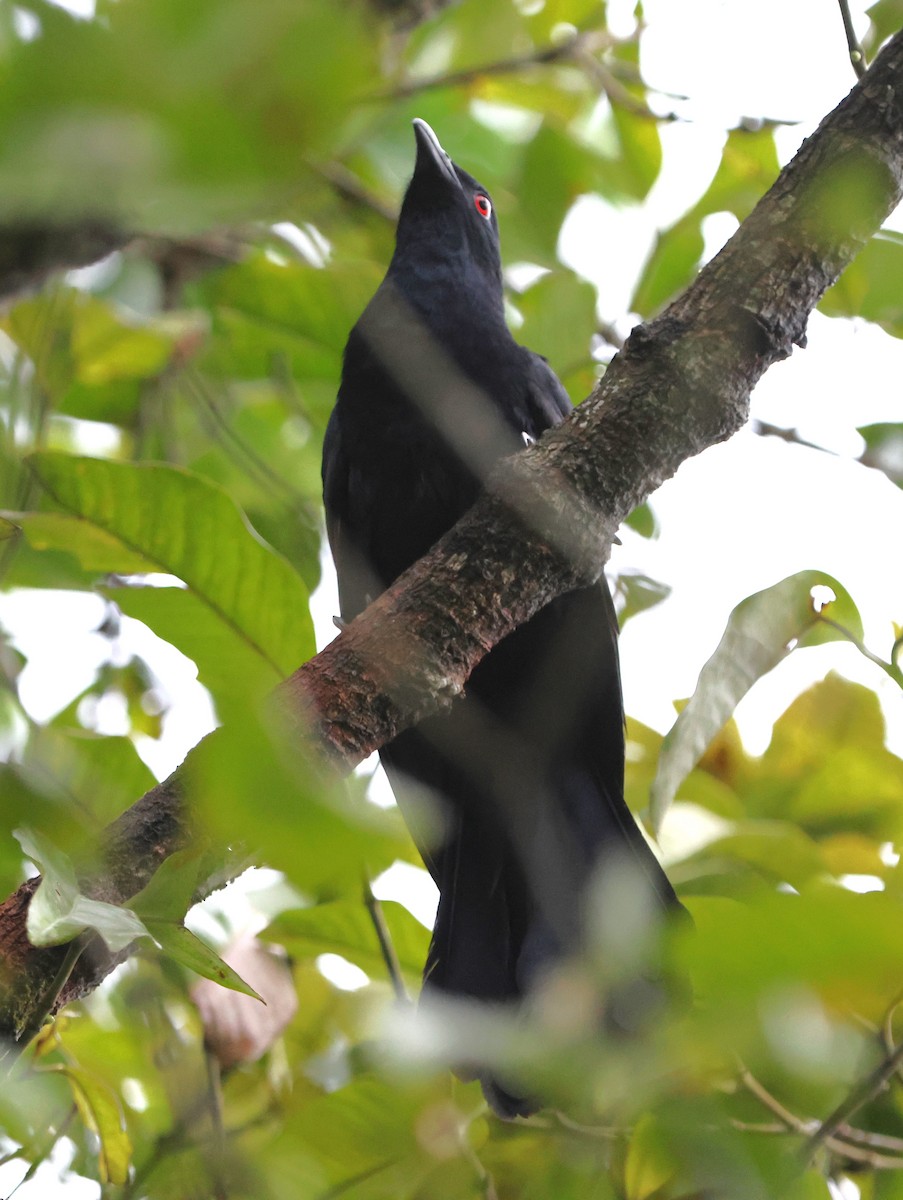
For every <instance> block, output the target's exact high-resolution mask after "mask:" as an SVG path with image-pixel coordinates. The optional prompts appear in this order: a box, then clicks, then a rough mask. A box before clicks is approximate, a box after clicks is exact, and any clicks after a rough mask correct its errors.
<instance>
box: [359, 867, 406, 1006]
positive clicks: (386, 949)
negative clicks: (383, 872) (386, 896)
mask: <svg viewBox="0 0 903 1200" xmlns="http://www.w3.org/2000/svg"><path fill="white" fill-rule="evenodd" d="M364 904H365V905H366V906H367V912H368V913H369V914H370V920H371V921H372V922H373V928H374V929H375V930H376V937H377V939H378V941H379V948H380V951H381V952H382V956H383V961H384V962H385V964H386V970H387V971H388V972H389V978H390V979H391V980H392V987H393V988H394V990H395V995H396V997H397V999H399V1000H404V1001H405V1002H407V1003H408V1004H410V1002H411V997H410V996H409V995H408V989H407V988H406V987H405V985H404V979H403V978H402V974H401V964H400V963H399V961H398V955H397V954H396V953H395V947H394V946H393V945H392V936H391V934H390V933H389V928H388V926H387V925H386V919H385V917H384V915H383V910H382V905H381V904H380V902H379V901H378V900H377V898H376V897H375V896H374V895H373V890H372V888H371V887H370V881H369V879H367V878H366V877H365V878H364Z"/></svg>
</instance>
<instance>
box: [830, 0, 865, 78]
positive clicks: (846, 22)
mask: <svg viewBox="0 0 903 1200" xmlns="http://www.w3.org/2000/svg"><path fill="white" fill-rule="evenodd" d="M837 3H838V4H839V5H840V15H841V17H842V18H843V31H844V33H845V34H846V37H847V46H848V48H849V51H850V62H851V63H852V64H853V70H854V71H855V72H856V75H857V77H858V78H859V79H861V78H862V76H863V75H864V74H865V73H866V71H867V70H868V63H867V62H866V61H865V53H864V51H863V49H862V46H861V45H860V44H859V39H858V38H857V37H856V31H855V30H854V29H853V18H852V17H851V16H850V3H849V0H837Z"/></svg>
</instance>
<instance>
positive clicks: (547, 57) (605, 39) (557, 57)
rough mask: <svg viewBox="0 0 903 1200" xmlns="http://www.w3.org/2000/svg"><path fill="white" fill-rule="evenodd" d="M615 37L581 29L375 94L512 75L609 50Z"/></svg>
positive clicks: (399, 95) (394, 96)
mask: <svg viewBox="0 0 903 1200" xmlns="http://www.w3.org/2000/svg"><path fill="white" fill-rule="evenodd" d="M613 41H614V39H613V38H612V37H611V35H610V34H608V33H604V32H602V31H600V30H592V31H588V32H580V31H578V32H577V33H575V34H572V36H571V37H569V38H564V39H563V40H562V41H561V42H559V43H558V44H557V45H554V46H540V47H538V48H537V49H535V50H530V51H529V52H528V53H526V54H515V55H512V56H511V57H510V58H499V59H496V60H495V62H488V63H482V64H481V65H479V66H476V67H465V68H463V69H462V70H460V71H449V72H448V73H446V74H444V75H430V76H428V77H427V78H425V79H411V80H409V81H408V82H407V83H401V84H398V85H397V86H396V87H394V88H392V89H391V90H390V91H387V92H378V93H376V95H375V96H374V97H373V98H374V99H376V100H398V99H404V98H405V97H407V96H414V95H417V94H418V93H420V92H428V91H434V90H435V89H437V88H447V87H461V86H463V85H466V84H469V83H473V82H474V81H475V80H477V79H482V78H483V77H484V76H486V75H511V74H513V73H515V72H516V71H522V70H524V69H525V68H527V67H535V66H542V65H544V64H547V63H553V62H561V61H562V60H570V59H573V58H574V57H575V56H576V54H577V52H578V50H586V51H588V52H590V53H595V54H598V53H599V52H600V51H601V50H605V49H608V47H609V46H611V45H612V44H613Z"/></svg>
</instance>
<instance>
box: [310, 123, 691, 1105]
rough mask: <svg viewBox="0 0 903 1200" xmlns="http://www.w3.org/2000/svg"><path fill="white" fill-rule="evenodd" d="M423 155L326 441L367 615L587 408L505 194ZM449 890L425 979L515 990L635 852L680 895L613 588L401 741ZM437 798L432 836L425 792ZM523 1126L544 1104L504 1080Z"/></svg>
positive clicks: (395, 778)
mask: <svg viewBox="0 0 903 1200" xmlns="http://www.w3.org/2000/svg"><path fill="white" fill-rule="evenodd" d="M414 124H415V134H416V140H417V160H416V166H415V169H414V175H413V178H412V180H411V183H410V185H409V187H408V190H407V193H406V195H405V198H404V203H403V205H402V210H401V215H400V217H399V222H398V232H397V240H396V248H395V253H394V255H393V258H392V261H391V263H390V265H389V269H388V272H387V274H386V277H385V279H384V280H383V282H382V284H381V285H380V287H379V289H378V290H377V292H376V294H375V295H374V297H373V299H372V300H371V301H370V303H369V305H368V306H367V308H366V310H365V312H364V313H363V315H362V316H361V318H360V320H359V321H358V323H357V324H356V325H355V327H354V329H352V331H351V334H350V336H349V339H348V344H347V346H346V349H345V356H344V364H343V371H342V382H341V386H340V389H339V394H338V401H337V403H336V407H335V410H334V412H333V414H332V418H331V420H330V423H329V428H328V431H327V435H326V441H325V445H324V457H323V483H324V499H325V505H326V516H327V528H328V533H329V540H330V545H331V547H332V552H333V556H334V559H335V563H336V568H337V571H338V579H339V595H340V603H341V613H342V618H343V620H344V621H346V622H347V621H350V620H352V619H353V618H354V617H355V616H356V615H357V614H358V613H359V612H360V611H361V610H362V609H363V608H365V607H366V605H367V604H368V602H369V601H370V600H371V599H372V598H373V597H374V596H376V595H377V594H378V593H379V592H380V591H382V590H383V589H384V588H385V587H387V586H388V585H389V584H390V583H391V582H392V581H393V580H394V579H395V578H396V577H397V576H398V575H399V574H400V573H401V572H402V571H403V570H405V569H406V568H407V567H409V566H410V565H411V564H412V563H414V562H415V561H416V560H417V559H418V558H420V557H422V555H423V554H425V553H426V551H427V550H429V549H430V547H431V546H432V545H433V543H434V542H435V541H436V540H437V539H438V538H439V537H440V536H441V535H442V534H443V533H445V532H446V531H447V530H448V529H449V528H450V527H451V526H452V525H453V524H454V523H455V522H456V521H457V520H458V519H459V518H460V517H461V516H462V515H463V513H464V512H465V511H466V510H467V509H468V508H469V507H470V505H471V504H472V503H473V502H474V500H475V499H476V497H477V496H478V494H479V492H480V489H481V486H482V481H483V480H484V479H485V477H486V473H487V471H488V470H489V469H490V468H491V466H492V464H493V463H494V462H496V461H497V460H498V458H500V457H501V456H502V455H504V454H508V453H513V452H515V451H517V450H519V449H522V448H523V446H524V444H525V443H529V442H531V441H534V440H537V439H538V438H540V437H541V436H542V433H543V431H544V430H546V429H548V428H550V427H551V426H553V425H557V424H559V423H560V422H561V421H562V420H564V418H565V417H566V416H567V415H568V413H569V412H570V411H571V404H570V401H569V399H568V397H567V394H566V392H565V390H564V388H563V387H562V385H561V383H560V381H559V380H558V378H557V377H556V376H555V374H554V372H553V371H552V370H551V368H550V367H549V365H548V363H547V362H546V360H545V359H543V358H542V357H540V356H539V355H537V354H534V353H532V352H531V351H529V350H527V349H525V348H524V347H522V346H520V345H518V343H517V342H515V340H514V339H513V337H512V336H511V334H510V332H509V330H508V326H507V323H506V321H505V313H504V299H503V290H502V273H501V262H500V257H499V235H498V225H497V222H496V217H495V213H494V211H493V208H492V202H491V199H490V198H489V196H488V193H487V192H486V191H485V189H484V188H483V187H481V185H480V184H479V183H477V181H476V180H475V179H474V178H473V177H472V176H470V175H469V174H467V172H466V171H463V170H462V169H461V168H460V167H458V166H456V165H455V164H454V163H453V162H452V161H451V160H450V159H449V157H448V155H447V154H445V152H444V150H443V149H442V147H441V146H440V144H439V142H438V140H437V138H436V136H435V134H434V133H433V131H432V130H431V129H430V128H429V126H428V125H426V123H425V122H422V121H415V123H414ZM381 759H382V762H383V764H384V766H385V768H386V770H387V772H388V774H389V778H390V780H391V782H392V786H393V789H394V790H395V793H396V796H397V798H398V801H399V804H400V805H401V808H402V811H403V812H404V813H405V815H406V817H408V818H409V820H410V823H411V824H412V827H413V828H414V831H415V837H417V838H418V841H419V842H420V843H421V850H422V852H423V855H424V859H425V862H426V864H427V866H428V868H429V870H430V872H431V874H432V876H433V878H434V879H435V881H436V883H437V885H438V887H439V891H440V901H439V910H438V914H437V918H436V925H435V929H434V932H433V939H432V944H431V947H430V952H429V958H428V961H427V965H426V970H425V986H426V987H427V988H435V989H438V990H439V991H441V992H444V993H447V994H451V995H456V996H468V997H474V998H478V999H480V1000H484V1001H493V1002H503V1001H512V1000H516V999H518V998H520V997H522V996H523V995H524V994H525V993H526V992H527V991H528V989H529V988H530V987H531V985H532V984H533V983H534V982H535V981H536V980H537V979H538V978H539V977H540V976H541V975H542V973H543V971H544V969H545V968H547V967H548V966H549V965H552V964H554V963H555V961H556V960H559V959H560V958H561V957H562V956H563V955H564V954H566V953H568V952H569V951H572V950H574V949H575V948H577V947H579V945H580V941H581V936H582V931H583V918H584V901H585V894H586V886H587V883H588V881H589V880H590V877H591V875H592V873H593V872H595V871H597V870H604V869H605V867H606V864H612V863H613V862H614V860H618V863H619V866H624V865H625V864H626V866H627V867H628V868H633V874H634V876H636V877H637V878H639V879H641V880H642V881H644V882H643V883H642V885H641V886H642V887H645V888H646V889H647V892H648V894H649V895H651V896H652V897H653V898H654V900H655V902H656V904H657V906H658V907H659V908H660V909H661V910H666V909H668V908H669V907H671V906H673V905H675V904H676V900H675V897H674V893H673V891H672V889H671V886H670V884H669V883H668V880H667V878H666V877H665V875H664V873H663V872H662V870H661V868H660V866H659V864H658V862H657V860H656V859H655V856H654V855H653V854H652V852H651V851H650V849H649V847H648V846H647V844H646V842H645V839H644V838H643V836H642V834H641V833H640V831H639V829H638V827H637V825H636V823H635V821H634V819H633V817H632V816H631V814H630V812H629V810H628V808H627V806H626V804H625V801H624V795H623V772H624V717H623V707H622V700H621V685H620V677H619V667H618V648H617V622H616V618H615V614H614V610H613V606H612V602H611V596H610V594H609V592H608V588H607V586H606V585H605V583H604V582H602V583H601V584H599V585H598V586H594V587H590V588H584V589H581V590H579V591H575V592H571V593H570V594H568V595H566V596H562V597H560V598H559V599H558V600H556V601H554V602H553V603H552V604H550V605H548V606H547V607H546V608H545V609H543V610H542V611H541V612H540V613H538V614H537V615H536V616H535V617H534V618H533V619H532V620H531V621H529V622H528V623H527V624H526V625H524V626H522V627H521V628H520V629H518V630H516V631H515V632H514V633H513V634H511V635H510V636H509V637H508V638H506V639H505V640H504V641H503V642H502V643H500V644H499V645H498V646H497V647H496V648H495V649H494V650H492V651H491V652H490V654H489V655H488V656H487V657H486V658H485V659H484V661H483V662H482V663H481V664H480V665H479V666H478V667H477V669H476V670H475V671H474V673H473V675H472V677H471V679H470V681H469V683H468V686H467V695H466V698H464V699H462V700H460V701H458V702H457V703H456V704H455V705H454V707H453V709H452V711H451V712H450V713H448V714H445V715H442V716H439V717H435V718H432V719H431V720H428V721H426V722H424V723H422V724H421V725H420V726H418V727H417V728H416V729H413V730H409V731H407V732H405V733H403V734H402V735H401V736H399V737H398V738H396V739H395V740H394V741H393V742H392V743H391V744H390V745H388V746H386V747H385V748H384V749H383V750H382V751H381ZM424 792H427V793H428V794H430V795H432V796H433V797H434V798H436V799H437V801H438V807H439V810H440V813H441V832H440V833H439V834H438V835H436V834H435V833H434V834H433V835H432V836H431V837H426V836H425V835H424V834H423V833H422V832H420V833H418V831H419V830H422V822H419V821H418V816H419V813H420V805H419V804H418V800H417V797H418V795H419V796H422V795H423V793H424ZM472 1067H473V1070H474V1072H475V1073H477V1074H480V1075H481V1076H482V1077H483V1086H484V1090H485V1092H486V1095H487V1097H488V1099H489V1100H490V1102H491V1103H492V1105H493V1107H494V1108H495V1109H496V1110H497V1111H498V1112H500V1113H501V1114H502V1115H505V1116H512V1115H517V1114H522V1113H527V1112H530V1111H532V1110H533V1109H534V1108H535V1107H536V1103H535V1102H534V1101H532V1100H530V1099H524V1098H521V1097H518V1096H516V1095H513V1094H512V1093H510V1092H509V1091H508V1090H507V1089H506V1088H504V1087H503V1086H501V1085H500V1084H499V1083H498V1082H497V1081H495V1080H493V1079H491V1078H489V1077H487V1076H486V1075H485V1072H483V1071H482V1070H481V1069H480V1065H479V1064H472Z"/></svg>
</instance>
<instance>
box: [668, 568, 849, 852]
mask: <svg viewBox="0 0 903 1200" xmlns="http://www.w3.org/2000/svg"><path fill="white" fill-rule="evenodd" d="M815 587H828V588H830V589H831V591H833V593H834V595H835V599H834V600H833V601H832V602H831V603H830V604H826V605H825V606H824V607H823V608H822V610H821V612H820V613H819V612H818V611H816V608H815V607H814V603H813V597H812V590H813V588H815ZM822 617H827V618H829V619H830V620H832V621H836V622H837V623H838V624H840V625H842V626H843V627H844V628H845V629H847V630H848V631H849V632H850V633H851V634H853V635H854V636H856V637H861V636H862V621H861V619H860V616H859V613H858V611H857V609H856V606H855V604H854V603H853V601H852V599H851V597H850V595H849V593H848V592H847V591H846V589H845V588H844V587H842V586H841V584H839V583H838V582H837V580H836V579H834V578H832V577H831V576H830V575H827V574H825V573H824V572H821V571H801V572H799V574H797V575H791V576H790V577H789V578H787V579H784V580H782V581H781V582H780V583H777V584H775V585H774V586H773V587H770V588H766V589H765V590H764V591H761V592H756V593H755V595H753V596H749V597H748V598H747V599H746V600H744V601H742V602H741V603H740V604H738V605H737V607H736V608H735V609H734V611H733V612H732V613H731V615H730V618H729V620H728V623H727V628H726V629H725V631H724V635H723V636H722V638H721V641H720V642H719V644H718V646H717V648H716V650H715V653H714V654H713V655H712V657H711V658H710V659H709V661H708V662H707V663H706V664H705V666H704V667H703V668H702V671H701V672H700V675H699V682H698V683H697V685H696V691H695V692H694V694H693V696H692V698H691V699H690V702H689V703H688V704H687V706H686V708H684V710H683V711H682V712H681V713H680V715H679V716H678V718H677V721H676V722H675V724H674V726H673V727H672V729H671V730H670V732H669V733H668V734H667V736H666V737H665V740H664V743H663V745H662V753H661V756H660V758H659V765H658V771H657V773H656V776H655V780H654V782H653V785H652V789H651V794H650V813H651V818H652V823H653V827H654V828H655V829H659V828H660V827H661V823H662V820H663V819H664V816H665V814H666V812H667V811H668V808H669V806H670V804H671V801H672V799H673V798H674V796H675V795H676V793H677V789H678V787H679V786H680V784H681V782H682V780H684V779H685V778H686V776H687V775H688V774H689V772H690V771H691V770H692V768H693V767H694V766H695V764H696V763H697V762H698V761H699V759H700V756H701V755H702V752H703V751H704V750H705V748H706V746H707V745H708V744H709V742H710V741H711V740H712V738H713V737H714V736H715V734H716V733H717V732H718V730H719V729H721V727H722V726H723V725H724V723H725V722H726V721H727V719H728V717H730V715H731V713H732V712H733V711H734V709H735V708H736V707H737V705H738V704H739V702H740V700H741V699H742V698H743V697H744V696H745V695H746V693H747V692H748V691H749V689H750V688H751V687H752V685H753V684H754V683H755V682H756V680H757V679H760V678H761V677H762V676H763V675H766V674H767V673H768V672H769V671H770V670H772V668H773V667H776V666H777V664H778V663H779V662H780V661H781V660H782V659H783V658H785V657H786V656H787V654H789V653H790V650H791V649H792V648H793V645H798V646H812V645H817V644H819V643H821V642H827V641H837V640H839V639H842V638H843V636H844V635H843V634H842V633H841V632H839V631H838V630H837V629H834V628H833V627H832V626H831V625H829V624H827V623H826V621H824V620H822V619H821V618H822Z"/></svg>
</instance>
